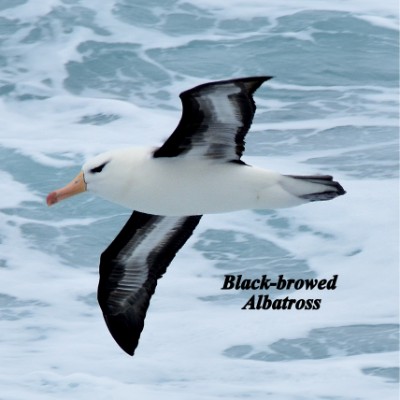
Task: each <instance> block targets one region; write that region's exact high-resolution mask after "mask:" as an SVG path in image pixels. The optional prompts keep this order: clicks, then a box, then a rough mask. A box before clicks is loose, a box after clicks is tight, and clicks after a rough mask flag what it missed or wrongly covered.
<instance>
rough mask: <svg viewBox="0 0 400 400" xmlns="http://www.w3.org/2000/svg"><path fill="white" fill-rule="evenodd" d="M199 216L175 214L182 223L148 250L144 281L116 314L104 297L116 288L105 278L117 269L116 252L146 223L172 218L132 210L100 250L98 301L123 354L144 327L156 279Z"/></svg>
mask: <svg viewBox="0 0 400 400" xmlns="http://www.w3.org/2000/svg"><path fill="white" fill-rule="evenodd" d="M201 217H202V216H201V215H195V216H187V217H176V218H179V219H184V220H183V222H182V223H181V225H180V226H179V228H178V229H175V230H174V231H173V232H171V234H170V235H169V236H168V238H167V240H166V242H165V243H164V245H163V246H162V247H159V248H155V249H154V250H153V251H152V252H150V253H149V255H148V257H147V260H146V261H147V262H148V263H149V265H150V271H149V274H148V278H147V280H146V282H145V283H144V285H143V286H142V287H141V288H140V289H139V290H138V292H137V293H136V294H135V296H133V298H132V299H130V301H129V304H128V306H127V307H125V309H122V310H119V311H118V312H117V313H116V312H110V308H109V307H108V303H107V300H108V295H109V294H110V292H111V291H112V290H113V289H115V288H116V284H115V283H112V282H110V280H109V277H110V274H111V273H112V271H113V269H114V268H118V262H119V261H118V254H119V253H120V252H121V251H122V250H123V249H124V247H125V246H127V245H128V244H129V242H130V241H131V240H132V238H133V237H134V236H135V235H138V234H141V231H142V230H143V229H145V228H146V226H148V225H149V224H157V222H158V221H160V220H162V219H163V218H174V217H163V216H158V215H152V214H145V213H142V212H138V211H134V212H133V213H132V215H131V217H130V218H129V220H128V222H127V223H126V224H125V226H124V227H123V228H122V230H121V232H120V233H119V234H118V235H117V237H116V238H115V239H114V240H113V242H112V243H111V244H110V245H109V247H108V248H107V249H106V250H105V251H104V252H103V253H102V255H101V258H100V267H99V269H100V280H99V286H98V292H97V297H98V302H99V305H100V308H101V309H102V311H103V316H104V320H105V322H106V325H107V327H108V329H109V331H110V333H111V335H112V337H113V338H114V340H115V341H116V342H117V343H118V345H119V346H120V347H121V348H122V350H124V351H125V352H126V353H127V354H129V355H131V356H133V355H134V352H135V350H136V348H137V346H138V343H139V338H140V334H141V332H142V330H143V328H144V320H145V317H146V312H147V309H148V307H149V304H150V299H151V296H152V295H153V294H154V291H155V288H156V286H157V280H158V279H159V278H161V276H162V275H163V274H164V273H165V271H166V269H167V267H168V265H169V264H170V263H171V261H172V260H173V259H174V257H175V255H176V253H177V252H178V251H179V250H180V249H181V248H182V246H183V245H184V244H185V243H186V241H187V240H188V239H189V237H190V236H191V235H192V233H193V231H194V229H195V228H196V226H197V225H198V223H199V222H200V219H201Z"/></svg>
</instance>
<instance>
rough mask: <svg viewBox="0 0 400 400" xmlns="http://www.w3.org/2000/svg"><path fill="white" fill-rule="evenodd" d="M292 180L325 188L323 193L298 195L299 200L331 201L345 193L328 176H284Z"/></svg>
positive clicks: (338, 184)
mask: <svg viewBox="0 0 400 400" xmlns="http://www.w3.org/2000/svg"><path fill="white" fill-rule="evenodd" d="M286 176H289V177H291V178H294V179H299V180H304V181H307V182H310V183H316V184H320V185H323V186H325V187H326V190H324V191H318V192H315V193H307V194H302V195H298V197H300V198H301V199H305V200H308V201H324V200H331V199H334V198H335V197H337V196H342V195H344V194H345V193H346V191H345V190H344V189H343V187H342V185H341V184H340V183H339V182H336V181H334V180H333V177H332V176H330V175H306V176H301V175H286Z"/></svg>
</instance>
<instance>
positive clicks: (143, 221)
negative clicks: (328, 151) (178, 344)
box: [47, 76, 345, 355]
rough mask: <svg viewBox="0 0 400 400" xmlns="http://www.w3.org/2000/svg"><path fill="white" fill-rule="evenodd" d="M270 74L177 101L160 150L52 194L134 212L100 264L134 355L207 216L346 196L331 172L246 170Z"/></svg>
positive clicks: (110, 315) (121, 335)
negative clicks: (248, 142)
mask: <svg viewBox="0 0 400 400" xmlns="http://www.w3.org/2000/svg"><path fill="white" fill-rule="evenodd" d="M269 79H271V77H270V76H260V77H248V78H241V79H231V80H224V81H217V82H209V83H205V84H202V85H199V86H197V87H195V88H193V89H190V90H187V91H185V92H183V93H181V94H180V98H181V101H182V106H183V111H182V116H181V120H180V122H179V124H178V126H177V127H176V129H175V131H174V132H173V133H172V134H171V136H170V137H169V138H168V139H167V140H166V141H165V143H164V144H163V145H162V146H161V147H159V148H156V149H154V147H153V148H149V147H147V148H138V147H135V148H127V149H122V150H114V151H109V152H106V153H103V154H100V155H98V156H96V157H94V158H93V159H91V160H89V161H87V162H86V163H85V164H84V165H83V168H82V171H81V172H80V173H79V174H78V176H77V177H76V178H75V179H73V180H72V182H70V183H69V184H67V185H66V186H65V187H63V188H61V189H59V190H56V191H53V192H51V193H50V194H49V195H48V196H47V204H48V205H49V206H50V205H53V204H55V203H57V202H59V201H61V200H63V199H66V198H68V197H70V196H73V195H75V194H78V193H81V192H84V191H90V192H93V193H96V194H98V195H100V196H102V197H103V198H105V199H107V200H110V201H112V202H115V203H118V204H121V205H123V206H125V207H128V208H129V209H131V210H134V211H133V213H132V215H131V217H130V218H129V220H128V222H127V223H126V225H125V226H124V227H123V229H122V230H121V232H120V233H119V234H118V235H117V237H116V238H115V239H114V240H113V242H112V243H111V244H110V245H109V247H108V248H107V249H106V250H105V251H104V252H103V253H102V255H101V257H100V268H99V270H100V280H99V286H98V292H97V294H98V301H99V305H100V307H101V309H102V312H103V315H104V319H105V321H106V324H107V326H108V329H109V331H110V333H111V335H112V336H113V337H114V339H115V340H116V342H117V343H118V344H119V346H120V347H121V348H122V349H123V350H124V351H125V352H127V353H128V354H130V355H133V354H134V351H135V349H136V348H137V345H138V342H139V337H140V334H141V332H142V330H143V327H144V320H145V316H146V312H147V309H148V307H149V303H150V299H151V296H152V295H153V294H154V291H155V288H156V286H157V280H158V279H159V278H161V276H162V275H163V274H164V273H165V272H166V269H167V267H168V265H169V264H170V263H171V261H172V260H173V258H174V257H175V255H176V253H177V252H178V251H179V250H180V249H181V247H182V246H183V245H184V244H185V242H186V241H187V240H188V239H189V237H190V236H191V235H192V232H193V230H194V229H195V228H196V226H197V224H198V223H199V221H200V219H201V217H202V215H203V214H208V213H221V212H228V211H235V210H241V209H270V208H279V207H291V206H297V205H300V204H304V203H308V202H313V201H322V200H331V199H333V198H335V197H337V196H340V195H343V194H345V191H344V189H343V188H342V186H341V185H340V184H339V183H338V182H336V181H334V180H333V178H332V177H331V176H330V175H310V176H299V175H282V174H280V173H278V172H273V171H269V170H265V169H261V168H257V167H254V166H251V165H249V164H247V163H245V162H244V161H243V160H242V159H241V157H242V154H243V151H244V148H245V136H246V134H247V132H248V131H249V129H250V126H251V123H252V121H253V117H254V114H255V111H256V106H255V103H254V100H253V94H254V92H255V91H256V90H257V89H258V88H259V87H260V86H261V85H262V83H263V82H265V81H267V80H269Z"/></svg>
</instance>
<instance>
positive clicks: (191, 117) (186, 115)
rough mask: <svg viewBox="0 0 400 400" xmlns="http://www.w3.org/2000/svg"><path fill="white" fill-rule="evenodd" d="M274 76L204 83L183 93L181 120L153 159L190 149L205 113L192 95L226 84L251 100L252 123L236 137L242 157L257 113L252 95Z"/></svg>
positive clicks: (178, 153) (239, 153)
mask: <svg viewBox="0 0 400 400" xmlns="http://www.w3.org/2000/svg"><path fill="white" fill-rule="evenodd" d="M272 78H273V76H252V77H245V78H234V79H226V80H221V81H213V82H207V83H203V84H201V85H198V86H195V87H194V88H192V89H189V90H186V91H184V92H182V93H181V94H180V95H179V97H180V98H181V102H182V115H181V119H180V121H179V123H178V125H177V127H176V128H175V130H174V132H173V133H172V134H171V135H170V136H169V138H168V139H167V140H166V141H165V142H164V144H163V145H162V146H161V147H159V148H158V149H157V150H155V151H154V153H153V157H154V158H158V157H177V156H179V155H180V154H182V153H184V152H185V151H186V149H187V148H188V147H190V141H191V140H190V139H191V136H190V135H191V133H195V132H197V130H198V129H200V127H201V123H202V121H203V118H204V117H203V113H202V111H201V110H200V108H199V106H198V103H197V102H196V101H195V100H194V98H193V97H192V94H194V93H198V92H199V91H201V90H204V89H207V88H209V87H211V86H221V85H224V84H231V83H234V84H236V85H238V86H239V87H241V88H242V90H244V92H245V95H246V97H247V96H248V97H250V99H251V102H250V103H251V108H252V110H251V111H250V112H251V113H252V116H251V119H250V123H249V124H246V126H244V129H243V130H242V132H239V133H238V134H237V135H236V138H235V141H236V145H237V146H238V149H237V151H236V152H237V155H238V156H239V158H240V156H241V153H242V152H243V149H244V144H243V141H244V137H245V136H246V133H247V131H248V130H249V128H250V125H251V122H252V119H253V116H254V113H255V111H256V105H255V102H254V100H253V97H252V95H253V94H254V93H255V91H256V90H257V89H258V88H259V87H260V86H261V85H262V84H263V83H264V82H265V81H267V80H269V79H272ZM232 161H233V162H240V160H239V159H238V160H232Z"/></svg>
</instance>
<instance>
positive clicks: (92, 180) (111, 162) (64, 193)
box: [47, 150, 133, 206]
mask: <svg viewBox="0 0 400 400" xmlns="http://www.w3.org/2000/svg"><path fill="white" fill-rule="evenodd" d="M124 153H125V151H124V150H117V151H110V152H107V153H102V154H99V155H98V156H96V157H94V158H92V159H90V160H88V161H87V162H86V163H85V164H84V165H83V167H82V171H81V172H80V173H79V174H78V175H77V176H76V177H75V178H74V179H73V180H72V181H71V182H70V183H68V184H67V185H66V186H64V187H63V188H61V189H58V190H55V191H54V192H51V193H50V194H49V195H48V196H47V205H48V206H51V205H53V204H55V203H58V202H59V201H61V200H64V199H66V198H68V197H71V196H74V195H76V194H79V193H82V192H85V191H91V192H94V193H96V194H98V195H100V196H102V197H104V198H106V199H109V200H111V201H113V199H114V196H115V194H116V193H118V192H120V191H121V190H122V188H123V187H124V185H125V184H126V182H125V181H124V178H125V177H127V176H129V175H130V174H131V172H132V168H133V165H132V164H133V163H132V161H133V160H132V158H133V157H132V158H131V157H126V156H125V154H124Z"/></svg>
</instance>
